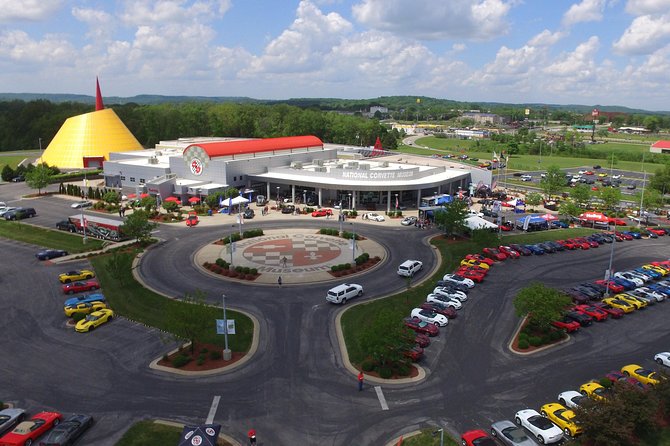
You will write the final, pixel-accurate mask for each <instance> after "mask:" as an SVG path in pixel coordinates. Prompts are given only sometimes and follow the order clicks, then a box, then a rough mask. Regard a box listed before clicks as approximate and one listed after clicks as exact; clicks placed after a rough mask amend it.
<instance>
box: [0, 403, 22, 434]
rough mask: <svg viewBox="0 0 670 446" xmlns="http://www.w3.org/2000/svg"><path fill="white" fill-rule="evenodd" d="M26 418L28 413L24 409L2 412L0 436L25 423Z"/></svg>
mask: <svg viewBox="0 0 670 446" xmlns="http://www.w3.org/2000/svg"><path fill="white" fill-rule="evenodd" d="M25 417H26V411H25V410H23V409H3V410H0V436H1V435H3V434H4V433H5V432H7V431H8V430H10V429H11V428H12V427H14V425H15V424H19V423H20V422H21V421H23V419H24V418H25Z"/></svg>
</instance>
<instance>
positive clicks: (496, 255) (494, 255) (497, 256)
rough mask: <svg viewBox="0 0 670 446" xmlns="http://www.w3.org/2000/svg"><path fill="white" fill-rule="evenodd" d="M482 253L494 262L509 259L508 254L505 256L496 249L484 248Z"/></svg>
mask: <svg viewBox="0 0 670 446" xmlns="http://www.w3.org/2000/svg"><path fill="white" fill-rule="evenodd" d="M482 252H483V253H484V256H486V257H488V258H489V259H493V260H499V261H503V260H505V259H506V258H507V255H506V254H503V253H502V252H500V251H498V250H497V249H496V248H484V249H482Z"/></svg>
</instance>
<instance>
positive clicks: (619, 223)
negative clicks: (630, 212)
mask: <svg viewBox="0 0 670 446" xmlns="http://www.w3.org/2000/svg"><path fill="white" fill-rule="evenodd" d="M609 223H610V224H611V225H614V226H628V224H627V223H626V222H625V221H623V220H621V219H620V218H610V221H609Z"/></svg>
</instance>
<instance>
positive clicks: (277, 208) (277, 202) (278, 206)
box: [277, 186, 279, 209]
mask: <svg viewBox="0 0 670 446" xmlns="http://www.w3.org/2000/svg"><path fill="white" fill-rule="evenodd" d="M277 209H279V186H277Z"/></svg>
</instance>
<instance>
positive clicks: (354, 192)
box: [351, 190, 356, 209]
mask: <svg viewBox="0 0 670 446" xmlns="http://www.w3.org/2000/svg"><path fill="white" fill-rule="evenodd" d="M351 209H356V191H355V190H352V191H351Z"/></svg>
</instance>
